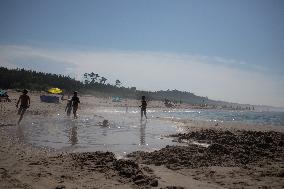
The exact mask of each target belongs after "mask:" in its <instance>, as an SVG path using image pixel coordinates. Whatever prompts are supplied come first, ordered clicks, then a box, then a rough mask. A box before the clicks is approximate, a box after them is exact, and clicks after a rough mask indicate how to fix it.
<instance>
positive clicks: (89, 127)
mask: <svg viewBox="0 0 284 189" xmlns="http://www.w3.org/2000/svg"><path fill="white" fill-rule="evenodd" d="M79 113H81V115H79V118H78V119H76V120H74V119H73V118H72V116H71V117H70V118H68V117H67V116H66V115H65V114H64V115H60V114H56V115H53V116H50V117H39V116H32V117H26V119H25V120H23V122H22V123H21V127H20V128H19V130H18V136H19V138H21V139H22V140H24V141H25V142H28V143H31V144H33V145H35V146H41V147H51V148H54V149H57V150H60V151H61V150H62V151H69V152H83V151H84V152H85V151H98V150H99V151H112V152H114V153H116V154H117V155H119V156H123V155H124V154H126V153H129V152H133V151H137V150H143V151H153V150H157V149H160V148H162V147H165V146H166V145H175V144H178V143H175V142H172V139H171V138H168V137H165V136H166V135H169V134H174V133H177V132H179V130H178V128H177V127H176V126H175V125H174V124H173V123H172V122H165V121H160V120H156V119H151V118H150V119H148V120H146V119H143V120H142V121H141V120H140V112H138V111H137V109H133V110H129V111H128V112H126V111H125V109H124V108H101V109H96V110H91V109H89V110H84V112H80V111H79ZM149 116H151V115H149ZM103 120H108V125H107V126H103V124H102V122H103Z"/></svg>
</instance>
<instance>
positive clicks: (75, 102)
mask: <svg viewBox="0 0 284 189" xmlns="http://www.w3.org/2000/svg"><path fill="white" fill-rule="evenodd" d="M77 95H78V92H77V91H74V95H73V97H72V99H71V101H72V107H73V114H74V119H77V118H78V117H77V109H78V106H79V103H80V99H79V97H78V96H77Z"/></svg>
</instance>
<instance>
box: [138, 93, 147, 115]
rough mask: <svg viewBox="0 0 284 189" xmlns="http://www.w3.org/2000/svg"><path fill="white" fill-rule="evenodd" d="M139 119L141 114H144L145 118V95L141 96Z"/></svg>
mask: <svg viewBox="0 0 284 189" xmlns="http://www.w3.org/2000/svg"><path fill="white" fill-rule="evenodd" d="M139 107H141V120H142V118H143V114H144V116H145V118H146V119H147V115H146V108H147V102H146V100H145V96H142V100H141V106H139Z"/></svg>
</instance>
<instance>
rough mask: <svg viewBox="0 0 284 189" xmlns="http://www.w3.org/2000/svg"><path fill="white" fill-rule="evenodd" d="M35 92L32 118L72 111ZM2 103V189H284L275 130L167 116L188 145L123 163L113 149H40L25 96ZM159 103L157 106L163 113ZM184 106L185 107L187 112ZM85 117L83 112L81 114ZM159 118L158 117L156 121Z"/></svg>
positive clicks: (98, 102)
mask: <svg viewBox="0 0 284 189" xmlns="http://www.w3.org/2000/svg"><path fill="white" fill-rule="evenodd" d="M40 94H43V93H39V92H33V93H29V95H30V97H31V107H30V108H29V109H28V111H27V112H26V114H25V117H24V119H23V120H25V119H27V118H28V117H30V116H35V117H36V116H44V117H46V119H50V118H51V115H54V114H57V113H58V114H65V112H64V109H65V106H66V103H65V102H64V101H63V102H62V103H59V104H47V103H41V102H40V99H39V95H40ZM9 95H10V98H11V102H10V103H8V102H5V103H3V102H1V103H2V104H1V107H2V108H1V114H0V135H1V137H0V177H1V180H0V188H3V189H5V188H54V189H55V188H57V189H60V188H61V189H62V188H169V189H170V188H180V189H182V188H283V186H284V179H283V177H284V144H283V143H284V130H283V127H274V126H255V127H252V126H248V125H245V124H242V125H240V124H229V123H218V124H217V125H216V123H215V122H214V123H208V122H202V121H195V120H186V119H184V120H180V119H167V120H166V121H170V122H173V123H174V124H176V125H177V126H178V127H182V128H183V130H184V132H183V133H172V135H171V136H170V137H171V139H173V140H175V141H176V142H177V143H180V144H181V145H178V146H166V147H165V148H162V149H160V150H156V151H152V152H138V151H137V152H132V153H130V154H128V155H127V156H126V157H125V158H123V159H118V158H117V157H116V156H115V154H114V153H112V152H99V151H96V152H80V153H79V152H78V153H70V152H62V151H60V152H59V151H57V150H55V149H52V148H48V147H37V146H34V145H32V144H29V143H27V142H26V141H25V140H22V138H21V125H19V126H17V125H16V123H17V120H18V116H17V115H16V113H17V110H16V107H15V104H16V101H17V98H18V96H19V95H20V93H17V92H14V91H9ZM80 100H81V104H80V108H79V110H78V112H79V114H80V111H83V110H84V109H89V108H95V107H125V104H127V106H129V107H137V106H138V105H140V101H137V100H129V99H127V100H126V101H123V102H118V103H117V102H112V99H111V98H105V99H104V98H97V97H93V96H80ZM163 107H164V106H163V103H162V102H158V101H152V102H150V103H149V109H151V108H163ZM182 108H185V105H184V107H182ZM79 116H80V115H79ZM152 119H159V118H152Z"/></svg>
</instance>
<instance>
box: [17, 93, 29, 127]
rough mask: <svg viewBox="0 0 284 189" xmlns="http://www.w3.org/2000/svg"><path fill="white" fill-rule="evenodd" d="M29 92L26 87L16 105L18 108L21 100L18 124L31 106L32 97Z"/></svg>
mask: <svg viewBox="0 0 284 189" xmlns="http://www.w3.org/2000/svg"><path fill="white" fill-rule="evenodd" d="M27 94H28V90H26V89H24V90H23V94H22V95H21V96H20V97H19V100H18V102H17V105H16V107H17V108H18V105H19V102H20V101H21V105H20V108H19V110H18V115H20V118H19V121H18V124H19V123H20V122H21V120H22V119H23V116H24V113H25V112H26V110H27V109H28V108H29V107H30V103H31V101H30V97H29V96H28V95H27Z"/></svg>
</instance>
